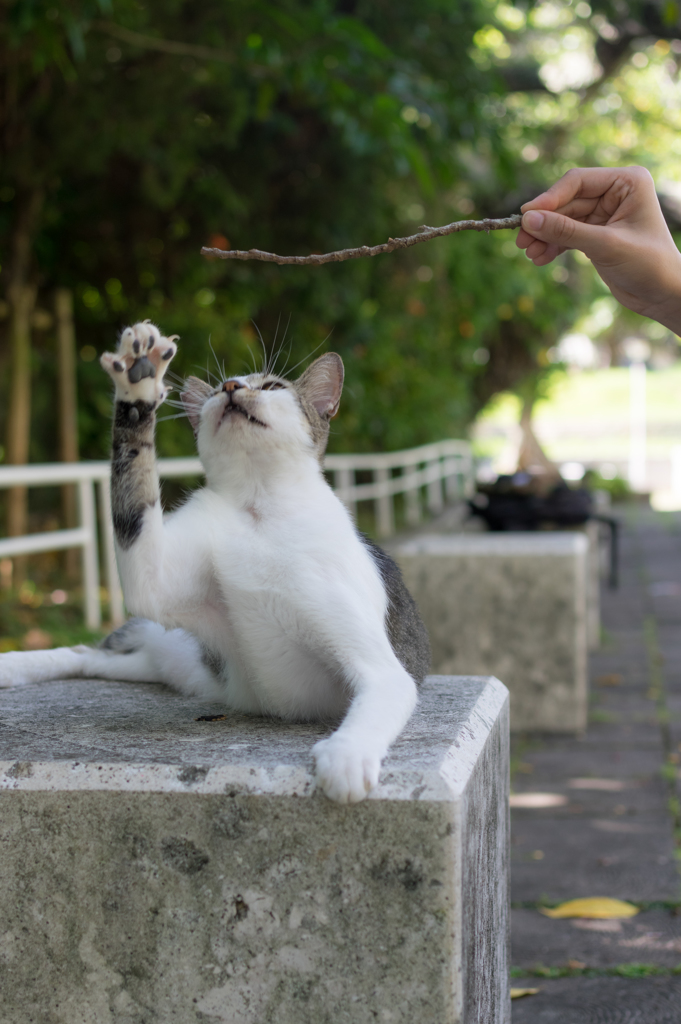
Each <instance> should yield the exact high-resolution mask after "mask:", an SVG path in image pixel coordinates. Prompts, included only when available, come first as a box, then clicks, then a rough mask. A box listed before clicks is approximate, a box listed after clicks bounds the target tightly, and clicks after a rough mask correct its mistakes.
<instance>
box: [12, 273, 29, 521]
mask: <svg viewBox="0 0 681 1024" xmlns="http://www.w3.org/2000/svg"><path fill="white" fill-rule="evenodd" d="M35 297H36V287H35V285H30V284H13V285H12V286H11V287H10V289H9V299H10V303H11V313H10V317H11V319H10V327H9V334H10V347H11V351H12V370H11V375H10V397H9V409H8V411H7V462H8V463H9V464H10V465H12V466H22V465H24V463H26V462H28V445H29V440H30V436H31V314H32V313H33V308H34V306H35ZM27 523H28V520H27V503H26V488H25V487H13V488H12V489H11V490H10V491H9V493H8V503H7V534H8V536H9V537H20V536H21V535H22V534H24V533H26V532H27Z"/></svg>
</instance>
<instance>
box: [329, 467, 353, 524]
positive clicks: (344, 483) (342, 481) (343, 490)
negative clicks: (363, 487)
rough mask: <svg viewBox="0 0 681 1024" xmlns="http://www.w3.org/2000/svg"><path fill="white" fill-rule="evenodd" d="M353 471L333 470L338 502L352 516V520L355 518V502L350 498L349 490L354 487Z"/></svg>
mask: <svg viewBox="0 0 681 1024" xmlns="http://www.w3.org/2000/svg"><path fill="white" fill-rule="evenodd" d="M354 476H355V474H354V470H352V469H336V470H334V481H333V482H334V484H335V485H336V486H335V488H334V489H335V491H336V494H337V495H338V497H339V498H340V500H341V501H342V502H343V504H344V505H345V507H346V508H347V510H348V512H350V513H351V514H352V517H353V519H356V518H357V502H356V501H355V500H354V499H353V498H351V497H350V488H351V487H353V486H354V483H355V479H354Z"/></svg>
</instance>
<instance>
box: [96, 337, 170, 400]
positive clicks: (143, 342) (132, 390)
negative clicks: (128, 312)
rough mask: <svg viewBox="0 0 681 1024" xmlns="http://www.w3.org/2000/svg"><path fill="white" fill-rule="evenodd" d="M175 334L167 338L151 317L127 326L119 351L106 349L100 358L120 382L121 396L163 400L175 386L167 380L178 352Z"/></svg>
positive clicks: (118, 382)
mask: <svg viewBox="0 0 681 1024" xmlns="http://www.w3.org/2000/svg"><path fill="white" fill-rule="evenodd" d="M175 337H177V335H174V336H173V338H165V337H164V336H163V335H162V334H161V332H160V331H159V329H158V327H156V325H155V324H152V323H149V321H148V320H145V321H144V323H141V324H135V325H134V327H126V329H125V330H124V331H123V333H122V334H121V337H120V339H119V342H118V351H117V352H105V353H104V355H103V356H102V357H101V359H100V363H101V364H102V366H103V368H104V369H105V370H106V372H107V373H108V374H109V376H110V377H111V379H112V380H113V382H114V384H115V385H116V398H117V399H118V400H120V401H124V402H136V401H138V400H141V401H143V402H149V403H151V404H153V405H155V406H156V405H160V404H161V402H162V401H163V400H164V399H165V398H166V397H167V395H168V392H169V391H170V390H171V389H170V388H169V387H168V386H167V385H165V384H164V383H163V376H164V374H165V372H166V370H167V369H168V366H169V365H170V360H171V359H172V358H173V356H174V355H175V353H176V352H177V345H176V344H175V341H174V338H175Z"/></svg>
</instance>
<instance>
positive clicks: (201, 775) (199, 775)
mask: <svg viewBox="0 0 681 1024" xmlns="http://www.w3.org/2000/svg"><path fill="white" fill-rule="evenodd" d="M206 775H208V768H205V767H200V766H199V765H196V764H192V765H187V767H186V768H181V769H180V771H179V772H178V773H177V778H178V780H179V781H180V782H186V783H187V784H188V785H192V783H194V782H201V781H202V779H205V777H206Z"/></svg>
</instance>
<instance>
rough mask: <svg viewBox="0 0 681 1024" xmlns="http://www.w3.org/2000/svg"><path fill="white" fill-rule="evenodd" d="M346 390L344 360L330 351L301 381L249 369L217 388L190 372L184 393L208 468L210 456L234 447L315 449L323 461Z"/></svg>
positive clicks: (253, 450) (294, 451) (250, 451)
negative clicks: (331, 426) (247, 372)
mask: <svg viewBox="0 0 681 1024" xmlns="http://www.w3.org/2000/svg"><path fill="white" fill-rule="evenodd" d="M342 389H343V361H342V359H341V357H340V356H339V355H336V353H335V352H327V353H326V354H325V355H323V356H320V357H319V359H315V361H314V362H313V363H311V364H310V366H308V368H307V369H306V370H305V372H304V373H303V374H302V375H301V376H300V377H298V379H297V380H293V381H290V380H286V379H285V378H284V377H278V376H276V375H275V374H272V373H251V374H248V375H247V376H244V377H230V378H229V379H228V380H226V381H224V383H222V384H219V385H218V386H217V387H213V386H212V385H210V384H207V383H206V382H205V381H202V380H199V378H198V377H189V378H188V379H187V380H186V381H185V385H184V390H183V392H182V395H181V398H182V402H183V404H184V408H185V410H186V412H187V416H188V417H189V421H190V423H191V425H192V427H193V429H194V434H195V436H196V443H197V447H198V449H199V454H200V455H201V458H202V460H203V462H204V465H206V468H208V467H207V463H208V462H210V461H211V458H212V457H214V456H216V455H219V454H221V453H223V452H226V451H235V450H241V451H243V452H246V453H247V454H253V455H255V454H256V453H260V452H268V451H271V452H272V453H277V452H280V453H282V454H283V453H284V452H288V453H290V454H297V453H300V454H301V455H302V454H313V455H315V456H316V457H317V458H318V459H319V460H320V461H321V460H322V458H323V456H324V452H325V450H326V443H327V440H328V436H329V420H330V419H332V417H333V416H335V415H336V413H337V412H338V406H339V404H340V397H341V391H342Z"/></svg>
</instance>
